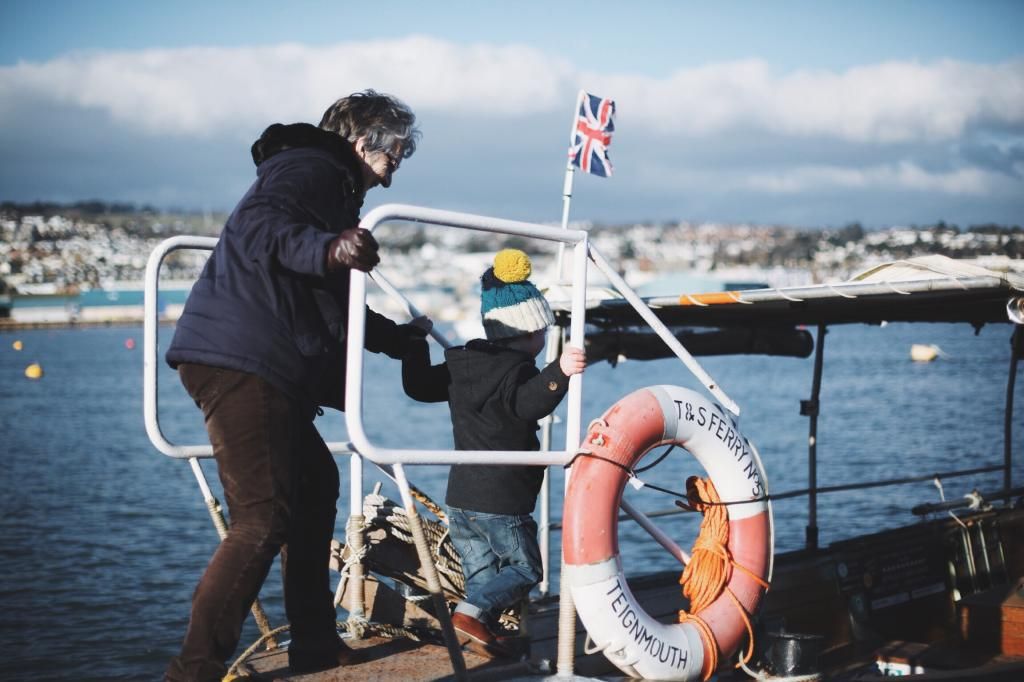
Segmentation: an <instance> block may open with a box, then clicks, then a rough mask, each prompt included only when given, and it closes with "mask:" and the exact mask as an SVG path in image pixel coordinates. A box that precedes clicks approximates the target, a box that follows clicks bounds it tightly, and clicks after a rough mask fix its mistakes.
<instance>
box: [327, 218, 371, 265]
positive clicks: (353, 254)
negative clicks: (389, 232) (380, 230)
mask: <svg viewBox="0 0 1024 682" xmlns="http://www.w3.org/2000/svg"><path fill="white" fill-rule="evenodd" d="M378 248H379V247H378V245H377V240H376V239H374V238H373V234H372V233H370V231H369V230H364V229H363V228H361V227H353V228H350V229H348V230H345V231H344V232H342V233H341V234H339V235H338V236H337V237H335V238H334V239H333V240H331V242H330V243H329V244H328V245H327V269H328V270H331V271H333V270H340V269H342V268H349V269H354V270H361V271H363V272H369V271H370V270H373V267H374V266H375V265H377V263H379V262H380V256H379V255H377V249H378Z"/></svg>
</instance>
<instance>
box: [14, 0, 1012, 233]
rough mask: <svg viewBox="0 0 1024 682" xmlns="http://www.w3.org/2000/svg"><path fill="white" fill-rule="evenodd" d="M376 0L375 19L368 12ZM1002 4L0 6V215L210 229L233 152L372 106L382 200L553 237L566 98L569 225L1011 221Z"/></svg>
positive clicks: (244, 176) (1008, 29)
mask: <svg viewBox="0 0 1024 682" xmlns="http://www.w3.org/2000/svg"><path fill="white" fill-rule="evenodd" d="M378 4H379V5H381V7H379V8H378V7H376V6H375V5H378ZM1022 25H1024V3H1021V2H991V1H988V2H986V1H979V2H966V1H965V2H940V1H937V0H933V1H928V2H910V1H902V2H852V3H851V2H813V3H812V2H773V3H762V2H724V3H700V4H698V3H689V2H637V3H622V2H619V3H610V2H578V1H577V2H551V3H546V2H529V1H520V2H515V3H511V2H509V3H500V2H444V3H441V2H438V3H423V2H404V1H401V0H395V1H392V2H388V3H367V2H362V3H343V2H324V3H317V2H309V1H306V2H291V3H280V2H277V3H271V2H244V3H243V2H218V3H199V2H174V3H171V2H162V3H158V2H146V3H139V2H120V1H117V2H115V1H103V0H92V1H90V2H56V1H52V0H50V1H46V0H43V1H35V2H23V1H21V0H6V1H5V2H4V3H3V4H0V159H2V161H0V199H9V200H18V201H27V200H36V199H42V200H57V201H73V200H80V199H91V198H99V199H106V200H117V201H132V202H136V203H150V204H155V205H158V206H167V207H181V208H195V209H230V208H231V206H232V205H233V204H234V202H235V201H236V200H237V199H238V197H239V196H240V195H241V193H242V192H244V190H245V188H246V186H247V185H248V183H249V182H250V181H251V179H252V177H253V169H252V164H251V161H250V160H249V158H248V146H249V144H250V143H251V141H252V140H253V139H254V138H255V137H256V136H258V135H259V133H260V131H262V129H263V128H264V127H266V126H267V125H269V124H270V123H272V122H275V121H298V120H306V121H312V122H316V121H317V120H319V117H320V114H321V113H322V112H323V109H324V108H326V106H327V105H328V104H330V102H331V101H333V99H335V98H336V97H338V96H341V95H344V94H348V93H349V92H353V91H356V90H359V89H362V88H365V87H376V88H377V89H380V90H384V91H387V92H391V93H393V94H396V95H398V96H399V97H401V98H403V99H404V100H405V101H407V102H408V103H409V104H410V105H411V106H412V107H413V108H414V109H415V110H416V112H417V114H418V115H419V118H420V125H421V128H422V130H423V141H422V144H421V146H420V148H419V150H418V151H417V153H416V155H415V156H414V157H413V158H412V159H409V160H408V161H407V162H406V164H403V167H402V171H401V172H400V173H399V174H398V175H397V176H396V179H395V184H394V185H393V187H392V188H391V189H390V190H386V191H382V190H375V191H374V192H372V193H371V194H370V195H369V196H368V201H367V206H368V207H369V206H373V205H376V204H379V203H384V202H390V201H401V202H407V203H416V204H422V205H427V206H433V207H437V208H449V209H454V210H465V211H472V212H475V213H482V214H486V215H497V216H501V217H508V218H515V219H523V220H531V221H541V222H546V221H557V220H558V218H559V216H560V214H561V196H560V195H561V187H562V175H563V172H564V155H565V149H566V147H567V143H568V130H569V123H570V118H571V115H572V110H573V104H574V102H575V97H576V92H577V91H578V90H579V89H580V88H585V89H588V90H590V91H591V92H595V93H597V94H600V95H603V96H606V97H611V98H613V99H615V100H616V103H617V107H618V114H617V119H616V134H615V137H614V139H613V142H612V145H611V148H610V154H611V158H612V161H613V163H614V164H615V175H614V176H613V177H612V178H610V179H603V178H597V177H592V176H582V175H577V178H576V183H575V193H574V199H573V207H572V217H573V218H574V219H588V220H595V221H599V222H619V221H630V220H680V219H683V220H701V221H724V222H739V221H749V222H755V223H761V224H792V225H798V226H807V227H817V226H829V225H831V226H836V225H842V224H845V223H848V222H851V221H855V220H857V221H861V222H863V223H865V224H867V225H869V226H883V225H893V224H907V223H914V224H925V223H932V222H935V221H937V220H945V221H947V222H953V223H956V224H960V225H962V226H966V225H971V224H978V223H982V222H997V223H1003V224H1024V180H1022V174H1024V41H1021V40H1020V34H1019V27H1020V26H1022Z"/></svg>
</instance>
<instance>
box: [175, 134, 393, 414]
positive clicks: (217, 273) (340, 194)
mask: <svg viewBox="0 0 1024 682" xmlns="http://www.w3.org/2000/svg"><path fill="white" fill-rule="evenodd" d="M252 154H253V160H254V161H255V162H256V164H257V171H256V176H257V177H256V181H255V182H254V183H253V185H252V187H250V188H249V191H248V192H246V194H245V196H244V197H242V200H241V201H240V202H239V203H238V206H236V207H235V210H234V211H233V212H232V214H231V216H230V217H229V218H228V221H227V223H226V224H225V225H224V229H223V231H222V233H221V236H220V240H219V241H218V242H217V246H216V248H214V250H213V253H212V255H211V256H210V259H209V260H208V261H207V263H206V266H205V268H204V269H203V272H202V275H201V276H200V278H199V280H198V281H197V282H196V283H195V285H194V286H193V287H192V292H191V293H190V294H189V297H188V300H187V301H186V303H185V309H184V312H183V313H182V316H181V318H180V319H179V320H178V324H177V329H176V330H175V333H174V339H173V340H172V341H171V345H170V348H169V349H168V351H167V362H168V363H169V364H170V365H171V366H172V367H177V366H178V365H179V364H181V363H185V362H188V363H198V364H203V365H210V366H213V367H225V368H227V369H233V370H238V371H242V372H249V373H251V374H256V375H258V376H260V377H262V378H263V379H265V380H266V381H268V382H269V383H270V384H272V385H274V386H275V387H277V388H279V389H280V390H282V391H284V392H286V393H287V394H289V395H290V396H292V397H293V398H295V399H297V400H300V401H303V402H304V403H306V404H311V405H328V406H331V407H337V408H339V409H341V408H342V407H343V397H344V384H343V382H344V347H343V341H344V338H345V328H346V322H347V317H348V281H349V280H348V278H349V272H348V270H342V271H339V272H330V273H329V272H328V271H327V257H326V256H327V245H328V243H329V242H330V241H331V240H332V239H334V237H335V236H337V235H338V234H339V233H340V232H341V231H343V230H346V229H348V228H351V227H356V226H357V225H358V223H359V209H360V208H361V206H362V197H363V187H362V175H361V173H360V170H359V169H360V166H359V164H358V159H357V157H356V156H355V152H354V151H353V150H352V147H351V145H350V144H349V143H348V142H347V141H345V140H343V139H342V138H341V137H339V136H338V135H336V134H333V133H328V132H326V131H322V130H320V129H319V128H316V127H315V126H312V125H309V124H294V125H288V126H283V125H280V124H275V125H273V126H271V127H270V128H268V129H267V130H266V131H265V132H264V133H263V135H262V136H261V137H260V139H259V140H257V141H256V143H255V144H253V148H252ZM403 342H404V337H402V335H401V334H400V333H399V331H398V330H397V329H396V325H395V323H394V322H392V321H390V320H388V319H387V318H384V317H382V316H380V315H378V314H376V313H373V312H372V311H367V329H366V347H367V349H369V350H371V351H375V352H381V351H384V352H387V353H388V354H389V355H392V356H394V357H399V356H400V354H401V352H402V349H401V348H400V345H401V343H403Z"/></svg>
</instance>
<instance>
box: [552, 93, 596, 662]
mask: <svg viewBox="0 0 1024 682" xmlns="http://www.w3.org/2000/svg"><path fill="white" fill-rule="evenodd" d="M586 94H587V93H586V92H584V91H583V90H580V92H579V95H577V96H576V106H575V107H574V108H573V110H572V126H571V127H570V128H569V148H570V149H572V143H573V140H574V138H575V136H576V126H577V125H578V121H579V115H580V106H581V105H582V104H583V98H584V97H585V96H586ZM575 171H576V169H575V167H574V166H573V164H572V157H571V156H570V157H568V159H567V160H566V166H565V182H564V183H563V185H562V229H563V230H568V229H569V204H570V203H571V202H572V181H573V178H574V177H575V175H576V172H575ZM564 256H565V243H564V242H559V244H558V273H557V274H558V283H559V284H561V283H562V282H565V281H567V278H566V275H565V272H564V269H565V258H564ZM577 260H578V259H577ZM579 265H580V264H579V263H578V262H577V267H578V266H579ZM584 265H585V263H584ZM574 295H575V292H574ZM583 295H584V296H586V293H584V294H583ZM549 428H550V426H549ZM577 442H578V439H577ZM571 476H572V467H566V468H565V480H564V482H563V485H564V488H563V496H564V492H565V490H568V489H569V478H570V477H571ZM548 479H549V480H550V477H548ZM544 492H545V495H549V494H550V489H549V490H545V491H544ZM563 517H564V507H563ZM562 540H563V543H560V544H562V551H561V552H559V553H558V554H559V559H560V561H559V572H558V581H559V594H558V640H557V642H558V644H557V656H556V664H555V670H556V672H557V676H558V677H561V678H573V677H575V675H574V669H575V660H574V659H575V656H576V605H575V603H573V599H572V589H571V588H570V587H569V583H568V582H567V581H566V576H565V546H564V540H565V538H562Z"/></svg>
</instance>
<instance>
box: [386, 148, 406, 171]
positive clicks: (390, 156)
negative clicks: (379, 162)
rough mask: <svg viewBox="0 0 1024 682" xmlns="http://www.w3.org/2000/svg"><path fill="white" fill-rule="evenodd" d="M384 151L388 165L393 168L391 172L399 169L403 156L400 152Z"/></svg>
mask: <svg viewBox="0 0 1024 682" xmlns="http://www.w3.org/2000/svg"><path fill="white" fill-rule="evenodd" d="M382 153H383V154H384V156H385V157H387V160H388V167H389V168H390V169H391V172H392V173H394V172H395V171H396V170H398V167H399V166H400V165H402V156H401V155H400V154H395V153H394V152H382Z"/></svg>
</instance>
